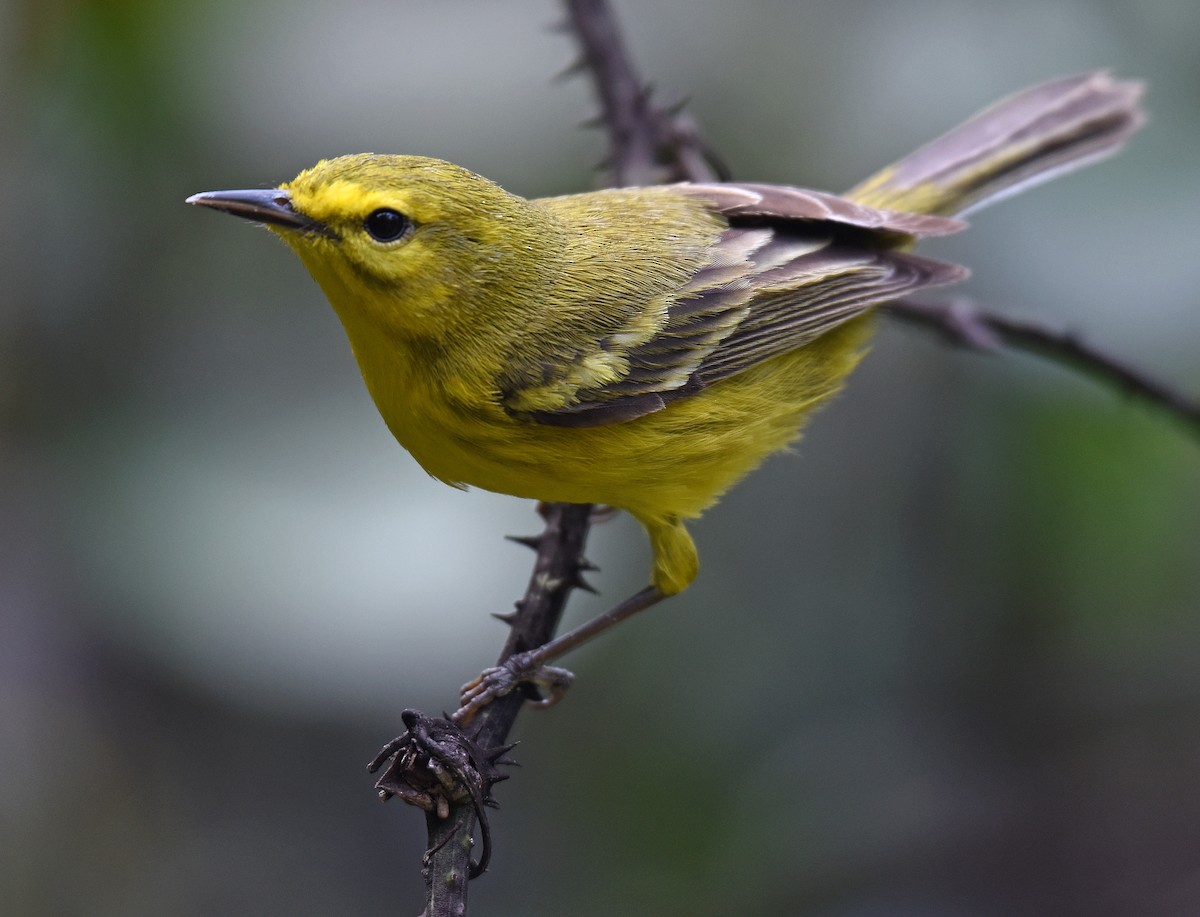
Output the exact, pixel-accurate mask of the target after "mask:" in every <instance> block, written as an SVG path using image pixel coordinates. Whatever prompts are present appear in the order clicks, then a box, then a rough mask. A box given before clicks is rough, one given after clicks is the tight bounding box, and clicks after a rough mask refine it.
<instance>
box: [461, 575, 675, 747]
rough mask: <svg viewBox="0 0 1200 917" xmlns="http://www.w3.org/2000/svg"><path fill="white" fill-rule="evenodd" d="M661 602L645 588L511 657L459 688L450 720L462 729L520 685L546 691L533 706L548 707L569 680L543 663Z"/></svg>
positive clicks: (656, 592)
mask: <svg viewBox="0 0 1200 917" xmlns="http://www.w3.org/2000/svg"><path fill="white" fill-rule="evenodd" d="M665 598H666V594H665V593H663V592H661V591H660V590H659V589H658V588H657V587H655V586H647V587H646V588H645V589H643V590H642V591H641V592H638V593H636V594H635V595H631V596H630V597H629V598H627V599H626V600H625V601H623V602H621V603H620V604H619V605H615V606H613V607H612V608H610V609H609V610H608V611H606V612H604V614H601V615H597V616H596V617H594V618H592V619H591V620H590V621H588V622H586V623H584V624H581V625H580V626H579V627H577V628H575V629H574V630H571V631H568V632H567V633H565V634H562V635H561V636H558V637H555V638H554V639H553V640H551V641H550V642H548V643H543V644H542V645H541V646H539V647H538V648H537V649H532V650H528V651H527V652H524V653H515V654H514V655H512V656H509V657H508V658H507V659H505V660H504V661H503V662H502V663H500V665H498V666H494V667H492V668H490V669H486V670H484V672H483V673H482V674H480V676H479V677H478V678H475V679H473V680H471V681H469V682H467V683H466V684H465V685H463V686H462V689H461V697H460V700H459V708H458V710H456V711H455V712H454V715H453V716H452V717H451V719H452V720H454V722H456V723H458V724H459V725H460V726H465V725H467V724H468V723H469V722H470V721H471V718H472V717H474V716H475V714H476V713H478V712H479V711H480V710H482V709H483V708H484V707H486V706H487V705H488V704H490V703H491V702H492V701H494V700H495V699H496V698H498V697H503V696H504V695H505V694H508V693H509V692H510V691H512V690H513V689H514V688H515V687H517V686H518V685H521V684H533V685H536V686H538V687H540V688H544V689H546V694H544V695H543V696H542V697H541V699H540V700H538V701H535V702H534V703H535V704H536V705H537V706H539V707H549V706H551V705H552V704H554V703H556V702H557V701H558V700H559V699H560V698H561V697H562V695H563V693H564V692H565V691H566V689H567V686H568V685H570V683H571V678H572V676H571V673H570V672H568V671H567V670H566V669H560V668H557V667H555V666H550V665H547V663H549V662H553V661H554V660H555V659H557V658H559V657H560V656H563V655H565V654H566V653H569V652H570V651H571V650H573V649H575V648H576V647H578V646H582V645H583V644H584V643H586V642H587V641H589V640H591V639H592V638H593V637H595V636H597V635H598V634H601V633H603V632H604V631H606V630H608V629H609V628H610V627H614V626H616V625H617V624H620V623H621V622H622V621H624V620H625V619H626V618H631V617H633V616H634V615H635V614H637V613H638V612H639V611H645V610H646V609H647V608H649V607H650V606H651V605H655V604H657V603H658V602H661V601H662V600H663V599H665Z"/></svg>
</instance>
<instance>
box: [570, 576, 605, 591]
mask: <svg viewBox="0 0 1200 917" xmlns="http://www.w3.org/2000/svg"><path fill="white" fill-rule="evenodd" d="M571 586H572V588H574V589H582V590H583V591H584V592H590V593H591V594H592V595H599V594H600V590H598V589H597V588H596V587H595V586H593V585H592V584H591V583H589V582H588V581H587V580H585V579H584V578H583V574H582V573H576V574H575V576H574V577H572V579H571Z"/></svg>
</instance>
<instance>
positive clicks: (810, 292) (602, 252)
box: [188, 73, 1143, 705]
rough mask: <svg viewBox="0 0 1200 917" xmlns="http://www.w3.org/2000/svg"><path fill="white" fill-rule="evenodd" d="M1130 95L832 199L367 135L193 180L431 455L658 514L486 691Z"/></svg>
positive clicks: (1116, 116)
mask: <svg viewBox="0 0 1200 917" xmlns="http://www.w3.org/2000/svg"><path fill="white" fill-rule="evenodd" d="M1140 95H1141V87H1140V85H1139V84H1137V83H1133V82H1120V81H1116V80H1113V79H1111V78H1110V77H1109V76H1108V75H1107V74H1105V73H1088V74H1083V75H1079V76H1073V77H1067V78H1064V79H1060V80H1056V81H1053V82H1049V83H1046V84H1043V85H1040V86H1035V87H1033V88H1031V89H1027V90H1025V91H1024V92H1021V93H1019V94H1017V95H1015V96H1012V97H1010V98H1008V99H1006V100H1004V101H1002V102H1000V103H998V104H996V105H994V106H992V107H991V108H989V109H987V110H985V111H984V112H982V113H981V114H979V115H977V116H976V117H974V118H972V119H971V120H969V121H967V122H966V123H964V124H963V125H961V126H959V127H958V128H956V129H955V130H953V131H951V132H950V133H948V134H946V135H944V136H942V137H941V138H939V139H937V140H934V141H933V142H932V143H930V144H928V145H926V146H925V147H922V148H921V149H919V150H918V151H916V152H915V153H913V154H911V155H910V156H908V157H907V158H905V159H903V160H901V161H900V162H898V163H896V164H895V165H893V166H891V167H889V168H886V169H884V170H883V171H882V172H880V173H878V174H877V175H875V176H874V177H872V178H870V179H868V180H867V181H865V182H863V183H862V184H861V185H859V186H857V187H856V188H854V189H852V190H851V191H849V192H847V193H846V194H845V195H844V196H842V197H838V196H834V195H832V194H827V193H823V192H820V191H810V190H805V189H802V188H795V187H787V186H779V185H761V184H742V183H727V182H721V183H703V184H701V183H691V184H689V183H684V184H675V185H665V186H656V187H642V188H625V189H617V190H607V191H595V192H591V193H586V194H574V195H568V196H564V197H554V198H545V199H539V200H526V199H525V198H522V197H518V196H516V195H514V194H510V193H509V192H507V191H505V190H503V189H502V188H500V187H499V186H498V185H496V184H494V183H492V182H491V181H488V180H487V179H485V178H482V177H480V176H479V175H475V174H473V173H472V172H469V171H467V170H466V169H463V168H460V167H459V166H455V165H452V164H450V163H448V162H442V161H440V160H436V159H426V158H422V157H416V156H383V155H375V154H370V153H364V154H359V155H352V156H342V157H339V158H336V159H329V160H324V161H322V162H320V163H318V164H317V165H315V166H313V167H312V168H311V169H308V170H307V171H305V172H302V173H301V174H300V175H298V176H297V177H296V178H295V179H294V180H292V181H290V182H287V183H285V184H283V185H280V186H279V187H278V188H276V189H272V190H252V191H214V192H207V193H203V194H197V195H193V196H192V197H190V198H188V202H189V203H193V204H199V205H202V206H205V207H211V208H214V209H217V210H222V211H225V212H227V213H231V214H235V215H238V216H242V217H247V218H249V219H251V220H255V221H257V222H260V223H263V224H266V225H267V226H268V227H269V228H270V229H272V230H273V231H275V232H276V233H277V234H278V235H279V236H280V237H281V238H282V239H283V240H284V241H285V242H286V243H287V244H288V245H289V246H290V247H291V248H292V249H293V250H294V251H295V252H296V254H298V255H299V256H300V259H301V260H302V261H303V262H304V265H305V267H306V268H308V270H309V272H310V273H311V274H312V276H313V277H314V278H315V279H316V281H317V283H318V284H319V285H320V286H321V288H322V290H324V292H325V295H326V296H327V297H328V298H329V301H330V303H332V305H333V308H334V310H335V311H336V312H337V315H338V317H339V318H340V319H341V322H342V325H343V327H344V328H345V331H346V335H347V337H348V338H349V340H350V346H351V348H352V350H353V352H354V356H355V359H356V360H357V361H358V365H359V368H360V369H361V371H362V376H363V379H364V381H365V382H366V385H367V389H368V391H369V392H370V394H371V397H372V398H373V399H374V401H375V405H376V406H377V407H378V409H379V412H380V414H382V415H383V419H384V421H385V422H386V423H387V425H388V428H389V429H390V430H391V432H392V434H393V435H394V436H395V437H396V439H397V440H398V441H399V442H400V444H401V445H403V446H404V448H406V449H407V450H408V451H409V452H411V453H412V455H413V457H414V458H416V460H417V461H418V462H419V463H420V464H421V465H422V467H424V468H425V470H426V471H428V472H429V473H430V474H431V475H433V476H434V477H436V478H439V479H441V480H442V481H445V482H446V483H448V484H451V485H454V486H456V487H462V486H465V485H475V486H477V487H483V488H485V489H488V490H493V491H499V492H501V493H507V494H514V495H516V496H519V497H531V498H536V499H539V500H545V501H556V502H567V503H600V504H609V505H611V506H615V507H620V508H622V509H625V510H627V511H629V512H630V513H632V514H633V515H634V516H635V517H636V518H637V519H638V520H639V521H640V522H641V524H642V525H643V526H644V527H645V529H646V531H647V533H648V534H649V537H650V542H651V546H652V549H653V557H654V561H653V571H652V574H651V577H650V579H651V586H650V587H649V588H647V589H646V590H643V592H641V593H639V594H638V595H637V596H634V597H633V598H632V599H630V600H628V601H627V602H625V603H622V605H620V606H618V607H617V609H614V611H613V612H611V613H610V614H609V615H606V616H602V618H601V619H597V620H596V621H593V622H591V623H590V624H589V625H585V626H584V627H583V628H581V629H579V630H578V631H575V632H572V633H571V634H568V635H566V636H565V637H560V638H559V639H558V640H556V641H554V642H553V643H552V644H548V645H547V646H546V647H543V648H542V650H539V651H535V652H534V653H531V654H526V658H524V659H521V660H518V661H517V662H516V663H514V665H513V666H510V667H509V669H508V670H507V672H506V673H500V674H499V675H495V674H493V675H492V676H489V678H488V679H485V682H486V683H485V684H483V686H482V688H481V687H480V685H478V684H477V685H475V686H474V689H475V693H474V694H471V695H469V699H470V700H472V701H473V702H474V701H478V700H479V697H480V695H481V694H482V695H486V696H488V697H490V696H493V695H495V694H496V693H500V692H502V691H503V690H507V688H508V687H510V686H511V684H512V683H513V682H514V681H515V680H520V679H522V678H524V677H526V676H528V675H529V674H530V673H531V671H532V670H533V669H536V668H537V667H538V665H540V664H542V663H544V662H546V661H549V660H550V659H552V658H554V657H556V656H558V655H561V653H562V652H565V651H566V649H569V648H571V647H572V646H575V645H577V644H578V643H579V642H582V640H583V639H586V638H587V637H590V636H591V635H592V634H594V633H596V632H598V631H600V630H603V629H604V628H606V627H608V626H610V625H611V624H612V623H615V621H616V620H619V619H621V618H623V617H627V616H628V615H629V614H632V613H633V612H635V611H638V610H640V609H642V608H645V607H647V606H648V605H650V604H652V603H653V602H655V601H657V600H658V599H660V598H662V597H663V596H667V595H672V594H674V593H677V592H679V591H680V590H682V589H684V588H685V587H686V586H687V585H688V584H689V583H690V582H691V581H692V579H693V578H694V577H695V576H696V572H697V569H698V560H697V556H696V549H695V546H694V544H693V542H692V539H691V537H690V536H689V535H688V532H687V529H686V528H685V525H684V523H685V520H688V519H694V518H695V517H697V516H698V515H699V514H700V513H701V512H702V511H703V510H705V509H706V508H707V507H709V506H710V505H712V504H713V503H714V502H715V501H716V500H717V499H718V497H720V496H721V494H723V493H724V492H725V491H726V490H727V489H728V488H729V487H730V486H731V485H732V484H734V483H735V482H736V481H737V480H738V479H740V478H741V477H742V476H743V475H745V474H746V473H747V472H749V471H751V470H752V469H753V468H755V467H756V466H757V465H758V464H759V463H760V462H761V461H762V460H763V459H764V458H765V457H766V456H767V455H769V454H770V453H772V452H775V451H776V450H778V449H780V448H782V447H784V446H785V445H787V444H788V443H789V442H790V441H792V440H793V439H794V438H795V437H796V436H797V433H798V431H799V429H800V426H801V424H802V423H803V421H804V420H805V419H806V418H807V416H808V415H809V414H810V413H811V412H812V411H813V409H814V408H816V407H817V406H818V405H820V404H822V403H823V402H825V401H826V400H828V399H829V398H830V396H832V395H833V394H834V393H835V392H837V391H838V389H839V388H840V387H841V385H842V382H843V379H844V378H845V376H846V375H847V374H848V373H849V372H850V371H851V370H852V369H853V368H854V366H855V365H856V364H857V362H858V360H859V358H860V356H861V355H862V353H863V350H864V347H865V345H866V343H867V340H868V337H869V335H870V331H871V319H872V313H873V312H874V311H875V310H876V308H877V307H878V306H880V305H881V304H883V303H886V302H888V301H889V300H894V299H898V298H900V297H904V296H907V295H909V294H912V293H915V292H917V291H920V290H924V289H927V288H929V287H934V286H941V285H944V284H948V283H953V282H956V281H959V280H962V279H964V278H965V277H966V276H967V271H966V270H965V269H964V268H962V267H958V266H956V265H953V264H946V263H942V262H938V261H933V260H930V259H928V258H923V257H920V256H917V255H913V254H910V251H909V250H910V249H911V248H912V247H913V244H914V243H915V241H916V240H918V239H920V238H922V237H924V236H938V235H944V234H947V233H953V232H957V231H958V230H960V229H962V228H964V226H965V224H964V223H963V222H962V221H961V220H960V219H957V217H959V216H961V215H962V214H963V213H964V212H965V211H967V210H968V209H973V208H976V207H979V206H982V205H984V204H987V203H990V202H992V201H994V200H996V199H998V198H1000V197H1003V196H1005V195H1008V194H1011V193H1013V192H1015V191H1017V190H1019V189H1022V188H1024V187H1027V186H1029V185H1031V184H1034V183H1036V182H1039V181H1042V180H1044V179H1046V178H1049V177H1051V176H1053V175H1056V174H1058V173H1060V172H1063V171H1067V170H1069V169H1073V168H1075V167H1077V166H1080V165H1082V164H1084V163H1087V162H1090V161H1092V160H1095V159H1099V158H1102V157H1104V156H1107V155H1109V154H1111V153H1113V152H1115V151H1116V150H1117V149H1118V148H1119V147H1120V146H1121V145H1122V143H1123V142H1124V141H1125V139H1126V138H1127V137H1128V136H1129V135H1130V134H1131V133H1132V132H1133V131H1134V130H1136V129H1137V128H1138V127H1139V126H1140V124H1141V123H1142V120H1143V117H1142V114H1141V111H1140V109H1139V98H1140ZM485 699H486V698H485ZM480 702H482V701H480ZM476 705H477V704H476Z"/></svg>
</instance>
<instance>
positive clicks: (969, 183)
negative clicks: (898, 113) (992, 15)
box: [845, 71, 1145, 216]
mask: <svg viewBox="0 0 1200 917" xmlns="http://www.w3.org/2000/svg"><path fill="white" fill-rule="evenodd" d="M1141 95H1142V84H1141V83H1136V82H1125V81H1117V80H1114V79H1112V77H1110V76H1109V75H1108V74H1107V73H1105V72H1103V71H1096V72H1093V73H1084V74H1080V75H1078V76H1069V77H1064V78H1062V79H1058V80H1053V81H1051V82H1049V83H1042V84H1041V85H1038V86H1033V87H1031V88H1029V89H1026V90H1024V91H1022V92H1019V93H1017V94H1016V95H1013V96H1010V97H1008V98H1007V99H1003V100H1001V101H1000V102H997V103H996V104H995V105H993V106H991V107H990V108H987V109H984V110H983V111H982V112H980V113H979V114H977V115H976V116H975V117H973V118H971V119H970V120H969V121H967V122H965V123H964V124H961V125H959V126H958V127H956V128H955V129H954V130H952V131H950V132H949V133H948V134H944V135H942V136H941V137H939V138H937V139H936V140H934V141H932V142H931V143H927V144H926V145H925V146H923V147H921V148H920V149H919V150H917V151H916V152H915V153H912V154H910V155H909V156H907V157H905V158H904V159H901V160H900V161H899V162H897V163H895V164H893V165H891V166H888V167H887V168H886V169H884V170H883V171H881V172H878V173H876V174H875V175H873V176H872V177H871V178H868V179H867V180H866V181H865V182H863V183H862V184H860V185H858V186H857V187H855V188H854V189H853V190H851V191H848V192H847V193H846V195H845V196H846V197H848V198H850V199H851V200H854V201H857V202H858V203H861V204H868V205H870V206H872V207H881V208H885V209H888V210H907V211H911V212H914V213H929V214H937V215H941V216H956V215H959V214H963V213H965V212H967V211H969V210H974V209H976V208H978V207H983V206H985V205H986V204H990V203H992V202H993V201H996V200H1000V199H1001V198H1004V197H1007V196H1008V195H1010V194H1015V193H1016V192H1018V191H1021V190H1023V189H1025V188H1028V187H1030V186H1031V185H1035V184H1037V183H1038V182H1043V181H1046V180H1047V179H1049V178H1053V177H1054V176H1055V175H1059V174H1061V173H1063V172H1069V171H1071V170H1072V169H1077V168H1079V167H1080V166H1083V165H1087V164H1088V163H1092V162H1095V161H1097V160H1099V159H1103V158H1105V157H1106V156H1111V155H1112V154H1113V153H1115V152H1116V151H1117V150H1119V149H1120V148H1121V147H1122V145H1124V143H1125V140H1126V139H1127V138H1128V137H1129V136H1130V135H1131V134H1132V133H1133V132H1134V131H1136V130H1137V129H1138V128H1139V127H1141V125H1142V123H1143V122H1144V120H1145V116H1144V114H1143V113H1142V110H1141V108H1140V106H1139V101H1140V99H1141Z"/></svg>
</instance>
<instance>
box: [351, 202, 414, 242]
mask: <svg viewBox="0 0 1200 917" xmlns="http://www.w3.org/2000/svg"><path fill="white" fill-rule="evenodd" d="M411 225H412V224H411V223H409V220H408V217H406V216H405V215H404V214H402V213H400V212H399V211H398V210H390V209H388V208H387V207H380V208H379V209H378V210H375V211H372V212H371V214H370V216H368V217H367V218H366V219H365V220H364V221H363V227H364V228H365V229H366V230H367V232H368V233H370V235H371V238H372V239H374V240H375V241H376V242H395V241H396V240H397V239H399V238H400V237H401V236H402V235H404V234H405V233H406V232H408V227H409V226H411Z"/></svg>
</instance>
